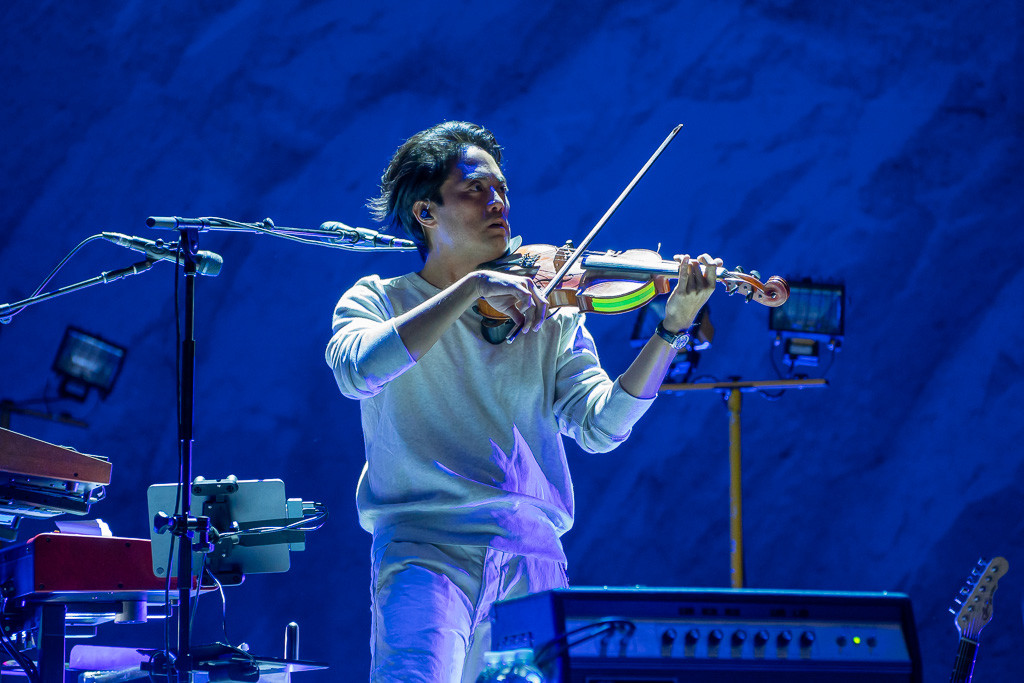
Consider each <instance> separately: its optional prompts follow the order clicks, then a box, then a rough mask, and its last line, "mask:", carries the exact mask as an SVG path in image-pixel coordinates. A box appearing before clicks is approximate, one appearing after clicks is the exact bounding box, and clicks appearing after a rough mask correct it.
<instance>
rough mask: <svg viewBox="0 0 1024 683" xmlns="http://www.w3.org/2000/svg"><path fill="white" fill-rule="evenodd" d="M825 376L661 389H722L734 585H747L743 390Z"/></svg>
mask: <svg viewBox="0 0 1024 683" xmlns="http://www.w3.org/2000/svg"><path fill="white" fill-rule="evenodd" d="M827 386H828V381H827V380H824V379H780V380H752V381H749V380H748V381H744V380H734V381H729V382H703V383H697V384H671V383H666V384H662V385H661V391H664V392H675V391H719V392H722V393H723V394H724V396H725V399H726V404H727V405H728V407H729V545H730V548H729V564H730V571H729V573H730V575H731V576H730V582H731V585H732V587H733V588H744V587H745V585H746V576H745V574H744V562H743V470H742V468H741V465H740V462H741V457H740V456H741V454H742V452H743V449H742V447H741V445H740V409H741V408H742V405H743V397H742V395H741V392H744V391H762V390H768V389H810V388H815V387H818V388H822V387H827Z"/></svg>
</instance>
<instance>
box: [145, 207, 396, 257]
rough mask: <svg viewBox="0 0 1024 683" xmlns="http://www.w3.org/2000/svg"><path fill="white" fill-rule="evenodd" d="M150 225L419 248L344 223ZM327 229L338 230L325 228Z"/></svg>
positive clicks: (160, 220)
mask: <svg viewBox="0 0 1024 683" xmlns="http://www.w3.org/2000/svg"><path fill="white" fill-rule="evenodd" d="M146 225H147V226H148V227H150V228H155V229H158V230H181V229H186V228H187V229H194V230H197V231H199V232H205V231H207V230H218V231H223V232H252V233H257V234H263V235H271V236H272V237H280V238H282V239H288V240H292V241H293V242H299V243H301V244H310V245H313V246H317V247H331V248H333V249H344V250H347V251H371V250H372V251H416V244H415V243H414V242H412V241H411V240H406V239H402V238H398V237H392V236H390V235H385V234H383V233H380V232H377V231H376V230H370V229H368V228H354V227H349V226H347V225H344V224H343V223H333V222H327V223H324V224H323V225H321V226H320V227H319V228H288V227H278V226H277V225H274V221H272V220H271V219H269V218H264V219H263V220H262V221H260V222H258V223H243V222H241V221H233V220H230V219H227V218H216V217H213V216H207V217H203V218H180V217H177V216H150V217H149V218H147V219H146ZM324 225H332V226H336V227H333V228H324V227H323V226H324ZM361 243H362V244H372V245H373V246H361Z"/></svg>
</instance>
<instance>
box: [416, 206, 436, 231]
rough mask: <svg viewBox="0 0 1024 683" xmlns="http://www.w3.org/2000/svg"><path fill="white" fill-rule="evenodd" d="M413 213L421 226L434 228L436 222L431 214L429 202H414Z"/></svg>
mask: <svg viewBox="0 0 1024 683" xmlns="http://www.w3.org/2000/svg"><path fill="white" fill-rule="evenodd" d="M412 210H413V213H414V214H415V216H416V220H417V221H419V223H420V225H422V226H424V227H427V226H430V227H433V225H434V223H435V221H434V216H433V215H432V214H431V213H430V202H429V201H427V200H421V201H418V202H414V203H413V205H412Z"/></svg>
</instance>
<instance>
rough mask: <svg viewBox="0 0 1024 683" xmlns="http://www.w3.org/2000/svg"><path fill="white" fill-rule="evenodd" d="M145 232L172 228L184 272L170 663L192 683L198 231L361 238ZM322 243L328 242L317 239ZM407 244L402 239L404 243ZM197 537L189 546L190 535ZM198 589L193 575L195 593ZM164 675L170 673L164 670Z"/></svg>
mask: <svg viewBox="0 0 1024 683" xmlns="http://www.w3.org/2000/svg"><path fill="white" fill-rule="evenodd" d="M146 225H147V226H149V227H150V228H158V229H169V230H177V231H178V232H179V234H180V238H179V239H180V242H179V243H180V253H181V254H182V255H183V260H184V273H185V336H184V339H183V340H182V343H181V396H180V406H181V415H180V419H179V424H178V439H179V458H180V471H179V474H180V476H179V479H178V487H179V489H178V490H179V496H180V500H181V512H180V514H175V515H174V516H173V517H172V518H171V523H170V527H171V532H172V533H173V534H174V535H175V536H176V537H178V538H179V546H178V574H177V581H178V652H177V655H176V658H175V661H174V669H175V672H176V680H177V681H178V683H191V680H192V670H193V668H194V667H193V664H194V662H193V655H192V646H191V642H190V641H191V605H192V601H191V590H192V571H193V561H192V560H193V558H192V552H193V546H194V547H195V548H196V549H198V550H209V549H210V548H212V547H213V546H212V543H211V542H210V519H209V518H208V517H193V516H191V511H192V446H193V438H194V418H195V415H194V411H195V369H196V339H195V303H196V289H195V280H196V267H197V264H196V258H195V257H196V254H197V253H198V251H199V233H200V232H201V231H204V230H224V231H241V232H256V233H264V234H270V235H274V236H276V237H285V238H287V239H291V240H294V241H299V242H303V243H306V244H314V245H316V246H325V247H335V248H341V249H346V248H347V249H352V248H353V247H352V246H351V242H352V241H353V240H354V239H356V238H363V239H365V234H364V235H355V236H352V235H349V234H345V233H341V234H339V231H338V230H324V229H318V230H312V229H298V228H278V227H276V226H275V225H274V223H273V221H271V220H270V219H269V218H267V219H265V220H264V221H262V222H260V223H241V222H238V221H232V220H227V219H224V218H178V217H150V218H148V219H147V220H146ZM324 239H327V240H329V241H328V242H324V241H320V240H324ZM406 242H407V241H406ZM371 248H372V249H373V250H375V251H381V250H390V251H411V250H414V249H415V246H414V245H412V243H411V242H407V244H401V245H397V244H396V245H395V246H383V247H379V246H378V247H371ZM196 534H198V538H197V539H196V540H195V542H194V543H193V541H192V539H193V537H194V536H195V535H196ZM201 587H202V577H201V576H200V577H198V581H197V586H196V589H197V590H199V589H201ZM168 673H169V672H168Z"/></svg>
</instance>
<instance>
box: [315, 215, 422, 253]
mask: <svg viewBox="0 0 1024 683" xmlns="http://www.w3.org/2000/svg"><path fill="white" fill-rule="evenodd" d="M320 229H321V230H330V231H331V232H336V233H338V237H328V238H327V239H328V240H330V241H331V242H334V243H335V244H338V243H347V244H371V245H373V246H375V247H399V248H403V249H415V248H416V243H415V242H413V241H412V240H406V239H402V238H401V237H392V236H391V235H385V234H384V233H382V232H377V231H376V230H370V229H368V228H353V227H352V226H350V225H345V224H344V223H337V222H335V221H327V222H326V223H321V224H320Z"/></svg>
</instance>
